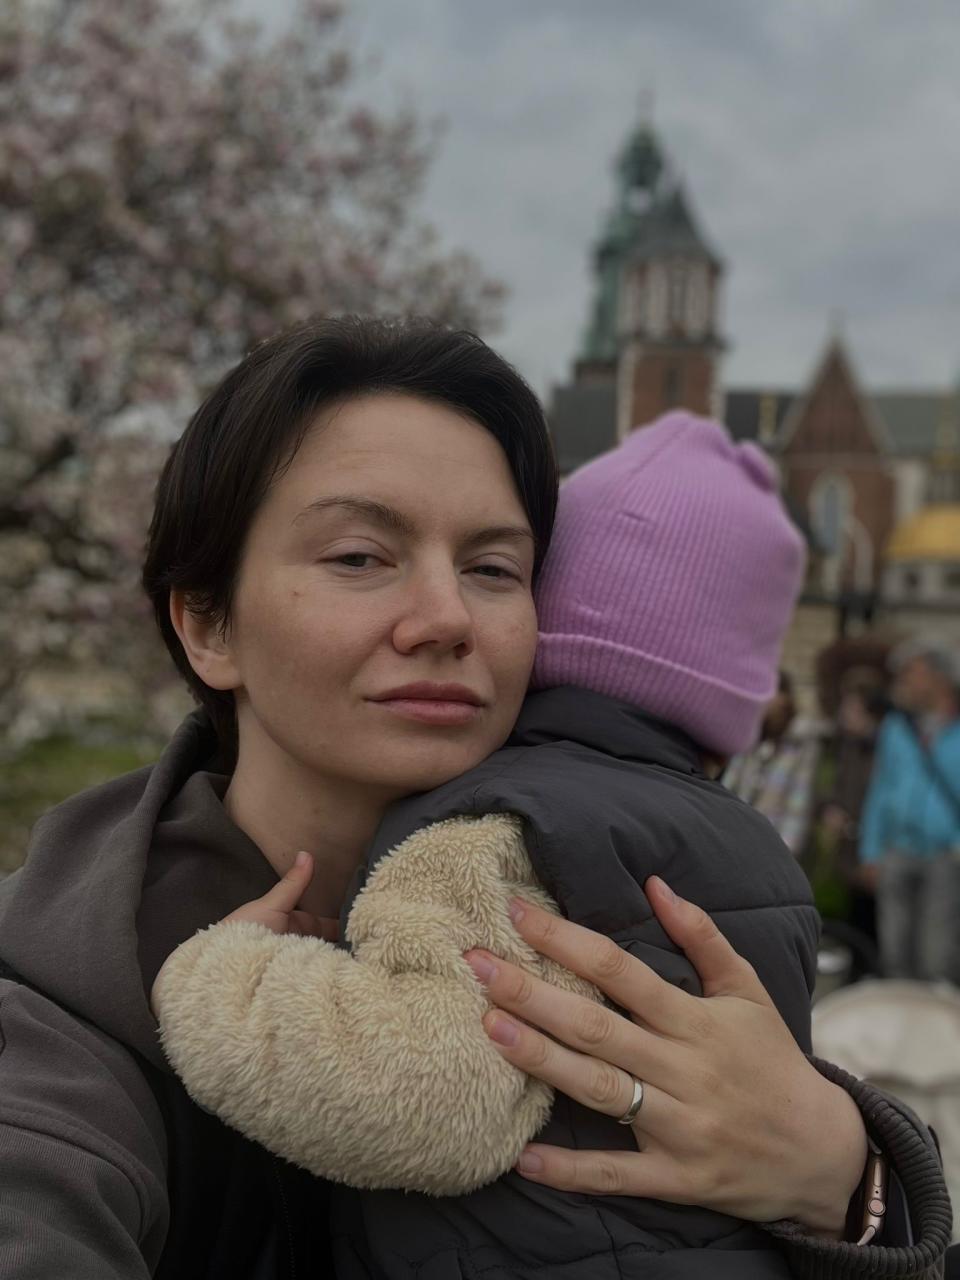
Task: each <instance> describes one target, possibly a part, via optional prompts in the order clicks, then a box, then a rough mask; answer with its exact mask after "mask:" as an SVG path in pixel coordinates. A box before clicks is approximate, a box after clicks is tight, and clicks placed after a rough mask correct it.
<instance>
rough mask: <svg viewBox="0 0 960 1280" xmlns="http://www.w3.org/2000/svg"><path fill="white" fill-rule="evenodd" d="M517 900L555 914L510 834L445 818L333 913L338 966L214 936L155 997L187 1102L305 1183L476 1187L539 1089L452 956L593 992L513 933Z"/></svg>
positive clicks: (536, 1110)
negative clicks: (339, 941) (344, 946)
mask: <svg viewBox="0 0 960 1280" xmlns="http://www.w3.org/2000/svg"><path fill="white" fill-rule="evenodd" d="M517 892H522V893H523V894H524V895H525V896H526V897H527V898H532V899H534V900H536V901H539V902H540V903H541V904H542V905H544V906H546V907H548V908H549V909H551V910H556V907H555V906H554V904H553V903H552V901H551V900H550V899H549V897H548V896H547V895H546V894H545V893H544V892H543V890H542V889H539V888H538V887H537V886H536V885H535V883H534V880H533V875H532V872H531V870H530V864H529V860H528V858H527V854H526V850H525V847H524V843H523V836H522V832H521V825H520V822H519V821H518V820H517V819H516V818H514V817H512V816H504V815H498V816H487V817H481V818H455V819H452V820H449V821H446V822H442V823H437V824H435V825H433V826H430V827H427V828H425V829H423V830H422V831H419V832H416V833H415V834H414V835H413V836H411V837H410V838H409V839H408V840H406V841H404V843H403V844H401V845H400V846H399V847H398V848H397V849H396V850H394V852H393V853H391V854H390V856H389V857H387V858H384V859H383V860H382V862H381V863H380V864H379V865H378V867H377V869H376V870H375V871H374V872H373V873H372V875H371V876H370V879H369V881H368V883H367V885H366V887H365V888H364V890H363V892H362V893H361V894H360V895H359V896H358V897H357V899H356V901H355V903H354V905H353V908H352V910H351V912H350V917H349V920H348V924H347V936H348V940H349V942H350V943H351V944H352V947H353V952H352V954H351V953H350V952H348V951H344V950H341V949H339V948H337V947H334V946H332V945H331V944H329V943H325V942H322V941H320V940H319V939H316V938H304V937H300V936H296V935H284V936H279V935H276V934H273V933H271V932H270V931H269V930H268V929H266V928H264V927H263V926H262V925H257V924H251V923H249V922H242V921H232V922H227V923H221V924H217V925H213V926H212V927H211V928H209V929H206V930H204V931H202V932H201V933H198V934H197V935H195V936H194V937H193V938H191V939H190V940H189V941H187V942H185V943H184V944H183V945H182V946H181V947H179V948H178V949H177V951H175V952H174V954H173V956H172V957H171V958H170V960H169V961H168V962H167V964H166V966H165V967H164V970H163V972H162V974H161V977H160V979H159V980H158V984H157V986H156V988H155V990H154V1004H155V1006H156V1008H157V1011H158V1016H159V1019H160V1025H161V1032H162V1036H163V1043H164V1048H165V1050H166V1053H167V1055H168V1057H169V1059H170V1061H171V1063H172V1064H173V1066H174V1067H175V1069H176V1071H177V1072H178V1074H179V1075H180V1076H181V1078H182V1079H183V1081H184V1084H185V1085H186V1087H187V1089H188V1090H189V1092H190V1093H191V1095H192V1096H193V1097H194V1098H195V1099H196V1101H197V1102H199V1103H200V1104H201V1105H202V1106H204V1107H207V1108H208V1109H210V1110H212V1111H215V1112H216V1113H217V1114H218V1115H219V1116H220V1117H221V1118H222V1119H224V1120H225V1121H227V1123H229V1124H231V1125H233V1126H234V1127H235V1128H237V1129H240V1130H241V1131H242V1132H243V1133H244V1134H246V1135H247V1136H248V1137H250V1138H253V1139H255V1140H256V1141H258V1142H260V1143H262V1144H263V1145H264V1146H265V1147H267V1148H268V1149H269V1150H271V1151H273V1152H275V1153H277V1154H278V1155H281V1156H284V1157H285V1158H287V1159H289V1160H292V1161H294V1162H295V1163H296V1164H299V1165H301V1166H303V1167H304V1168H306V1169H309V1170H310V1171H311V1172H312V1173H314V1174H316V1175H318V1176H320V1177H325V1178H331V1179H334V1180H337V1181H341V1182H345V1183H348V1184H349V1185H351V1186H355V1187H380V1188H383V1187H401V1188H406V1189H408V1190H417V1191H424V1192H428V1193H431V1194H436V1195H456V1194H461V1193H463V1192H466V1191H469V1190H472V1189H474V1188H476V1187H478V1186H481V1185H483V1184H484V1183H486V1182H489V1181H492V1180H493V1179H494V1178H497V1177H498V1176H499V1175H500V1174H502V1173H504V1172H505V1171H506V1170H507V1169H509V1168H510V1167H511V1166H512V1165H513V1164H514V1163H515V1161H516V1159H517V1157H518V1156H519V1154H520V1151H521V1150H522V1148H523V1147H524V1145H525V1144H526V1143H527V1142H528V1141H529V1140H530V1139H531V1138H532V1137H534V1135H535V1134H536V1133H537V1131H538V1130H539V1129H540V1128H541V1126H542V1125H543V1123H544V1121H545V1120H546V1117H547V1115H548V1113H549V1110H550V1105H551V1102H552V1091H551V1090H550V1089H549V1088H548V1086H546V1085H544V1084H542V1083H541V1082H540V1081H537V1080H534V1079H532V1078H530V1077H528V1076H526V1075H525V1074H524V1073H522V1072H520V1071H518V1070H517V1069H516V1068H515V1067H513V1066H511V1065H510V1064H509V1063H507V1062H505V1061H504V1060H503V1058H501V1056H500V1054H499V1053H498V1052H497V1050H496V1049H495V1048H494V1047H493V1046H492V1045H491V1044H490V1042H489V1040H488V1039H487V1036H486V1034H485V1032H484V1030H483V1027H482V1025H481V1017H482V1015H483V1013H484V1012H485V1010H486V1008H487V1007H488V1002H487V998H486V995H485V994H484V992H483V989H482V988H481V986H480V985H479V983H478V982H477V981H476V979H475V977H474V975H473V972H472V971H471V969H470V968H469V966H468V965H467V963H466V961H465V960H464V959H463V952H464V951H466V950H468V949H469V948H471V947H477V946H482V947H487V948H489V949H491V950H493V951H495V952H496V953H497V954H499V955H502V956H504V957H505V958H507V959H510V960H513V961H514V962H515V963H518V964H521V965H522V966H523V967H524V968H526V969H528V970H529V971H530V972H531V973H535V974H538V975H539V976H541V977H545V978H547V979H548V980H550V981H553V982H555V983H556V984H558V985H561V986H565V987H566V988H567V989H570V990H575V991H581V992H583V993H585V994H591V995H594V996H595V997H596V998H599V997H598V996H596V993H595V991H594V989H593V988H592V987H590V986H588V985H587V984H586V983H584V982H582V981H581V980H580V979H578V978H575V977H574V976H573V975H572V974H569V973H567V972H566V971H565V970H562V969H560V968H559V966H557V965H554V964H553V963H552V962H551V961H548V960H545V959H544V958H543V957H540V956H538V955H537V954H536V953H535V952H533V951H532V950H531V949H530V948H529V947H528V946H527V945H526V944H525V943H524V942H523V941H522V940H521V939H520V937H519V935H518V934H517V933H516V931H515V930H514V929H513V927H512V925H511V923H510V919H509V916H508V912H507V906H508V901H509V898H510V897H511V896H512V894H514V893H517Z"/></svg>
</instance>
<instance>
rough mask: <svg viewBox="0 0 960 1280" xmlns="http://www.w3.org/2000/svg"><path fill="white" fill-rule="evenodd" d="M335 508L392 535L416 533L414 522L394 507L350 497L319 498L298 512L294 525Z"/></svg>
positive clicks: (370, 499) (369, 499)
mask: <svg viewBox="0 0 960 1280" xmlns="http://www.w3.org/2000/svg"><path fill="white" fill-rule="evenodd" d="M334 507H339V508H340V509H341V510H344V511H346V512H348V513H349V514H350V515H355V516H359V517H360V519H361V520H367V521H369V522H370V524H376V525H379V526H380V527H381V529H389V530H390V532H391V533H402V534H404V535H405V536H407V537H409V536H410V535H412V534H413V533H415V532H416V529H415V527H414V524H413V522H412V521H411V520H409V519H408V518H407V517H406V516H405V515H403V514H402V512H400V511H397V510H396V509H395V508H394V507H388V506H386V505H385V504H384V503H382V502H375V501H374V500H373V499H372V498H354V497H350V496H349V495H342V496H336V497H330V498H317V499H316V500H315V501H314V502H311V503H309V504H308V505H307V506H306V507H304V508H303V510H302V511H298V512H297V514H296V515H295V516H294V518H293V523H294V524H298V523H299V522H300V521H301V520H302V519H303V518H304V517H305V516H308V515H310V514H311V512H314V511H329V510H330V509H331V508H334Z"/></svg>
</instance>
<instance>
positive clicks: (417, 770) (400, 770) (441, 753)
mask: <svg viewBox="0 0 960 1280" xmlns="http://www.w3.org/2000/svg"><path fill="white" fill-rule="evenodd" d="M501 745H502V744H501V743H500V742H495V743H493V744H491V743H486V742H485V743H479V744H478V743H470V742H447V743H436V744H433V745H432V746H429V747H427V746H426V745H424V746H419V747H417V748H413V749H410V750H408V751H405V752H398V753H397V757H396V758H395V760H393V761H391V762H390V764H389V765H387V767H386V768H385V769H384V775H385V776H384V777H383V779H382V781H383V783H384V785H385V786H387V787H388V788H390V789H391V790H396V791H397V792H398V793H399V794H401V795H409V794H412V793H413V792H415V791H432V790H433V788H434V787H440V786H442V785H443V784H444V783H445V782H450V781H451V780H452V779H453V778H458V777H459V776H460V775H461V774H462V773H467V772H469V770H471V769H474V768H476V766H477V765H478V764H481V763H482V762H483V761H484V760H486V758H487V756H489V755H491V754H492V753H493V752H494V751H496V750H497V748H498V747H499V746H501Z"/></svg>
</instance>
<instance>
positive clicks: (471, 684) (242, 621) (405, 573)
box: [227, 394, 537, 798]
mask: <svg viewBox="0 0 960 1280" xmlns="http://www.w3.org/2000/svg"><path fill="white" fill-rule="evenodd" d="M533 559H534V546H533V538H532V534H531V531H530V524H529V521H528V520H527V517H526V514H525V512H524V509H523V505H522V503H521V501H520V497H519V494H518V493H517V490H516V487H515V485H514V482H513V477H512V475H511V473H510V469H509V466H508V464H507V460H506V457H505V456H504V454H503V452H502V450H501V449H500V446H499V445H498V444H497V442H496V440H495V439H494V437H493V436H492V435H491V434H490V433H489V432H488V431H486V430H485V429H484V428H483V427H480V426H478V425H477V424H476V423H474V422H472V421H471V420H470V419H468V418H464V417H461V416H460V415H459V414H458V413H456V412H455V411H453V410H452V409H450V408H449V407H447V406H444V405H441V404H435V403H431V402H429V401H425V400H419V399H415V398H414V397H411V396H404V395H396V394H382V395H372V396H365V397H363V398H361V399H356V400H351V401H347V402H345V403H344V404H342V405H340V406H339V407H336V408H334V409H333V410H331V411H329V412H328V413H326V414H325V415H324V416H323V418H322V420H321V421H319V422H318V423H317V424H316V426H315V427H314V428H313V429H312V430H311V431H310V432H309V433H308V435H307V437H306V438H305V440H304V442H303V445H302V447H301V448H300V450H299V451H298V453H297V454H296V456H295V458H294V460H293V462H292V463H291V465H290V466H289V468H288V469H287V470H286V471H285V472H284V473H283V475H282V476H281V477H280V478H279V479H278V480H277V481H276V482H275V484H274V485H273V487H272V488H271V490H270V491H269V493H268V495H267V497H266V499H265V501H264V503H263V505H262V506H261V508H260V510H259V511H258V512H257V515H256V517H255V518H254V521H253V524H252V526H251V529H250V533H249V535H248V539H247V543H246V547H245V550H244V555H243V560H242V563H241V567H240V573H239V579H238V583H237V590H236V593H235V597H234V603H233V609H232V614H231V621H230V627H229V629H228V632H227V645H228V648H229V651H230V659H231V664H232V669H233V670H234V671H235V679H236V683H235V685H234V688H235V693H236V698H237V712H238V727H239V747H240V762H241V765H243V764H245V763H253V764H254V766H256V764H257V762H258V761H264V762H265V760H266V756H265V754H264V753H268V754H269V755H271V756H274V757H275V756H276V755H277V754H279V756H280V757H281V759H282V760H283V761H285V762H288V763H289V766H290V768H291V770H296V771H297V772H299V773H302V772H304V771H306V772H307V773H308V774H313V775H315V776H317V777H321V776H322V777H326V778H329V779H335V780H341V781H342V782H344V783H350V784H354V785H355V784H360V785H369V786H371V787H374V788H377V789H379V790H382V791H383V792H384V793H385V795H387V796H388V797H390V798H392V797H394V796H399V795H405V794H408V793H410V792H412V791H419V790H425V789H428V788H431V787H434V786H437V785H438V784H439V783H441V782H444V781H447V780H448V779H450V778H453V777H455V776H456V775H458V774H460V773H462V772H464V771H465V770H467V769H470V768H472V767H473V766H474V765H475V764H478V763H479V762H480V761H481V760H482V759H484V758H485V757H486V756H487V755H489V754H490V752H492V751H494V750H496V749H497V748H498V747H499V746H501V745H502V743H503V742H504V740H505V739H506V737H507V735H508V733H509V732H510V729H511V728H512V726H513V723H514V721H515V719H516V717H517V714H518V712H519V709H520V704H521V702H522V700H523V696H524V693H525V691H526V687H527V681H528V678H529V675H530V669H531V666H532V663H533V655H534V647H535V644H536V634H537V631H536V617H535V614H534V607H533V596H532V590H531V575H532V570H533ZM444 686H446V687H444ZM272 763H274V764H275V763H276V761H275V760H273V761H272Z"/></svg>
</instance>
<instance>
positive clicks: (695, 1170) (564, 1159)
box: [467, 877, 867, 1235]
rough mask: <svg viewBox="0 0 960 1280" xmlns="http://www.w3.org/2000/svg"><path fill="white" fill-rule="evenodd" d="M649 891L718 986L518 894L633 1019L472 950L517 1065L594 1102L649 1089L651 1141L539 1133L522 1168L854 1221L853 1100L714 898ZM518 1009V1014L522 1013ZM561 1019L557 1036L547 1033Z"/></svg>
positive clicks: (605, 1185)
mask: <svg viewBox="0 0 960 1280" xmlns="http://www.w3.org/2000/svg"><path fill="white" fill-rule="evenodd" d="M646 888H647V895H648V898H649V900H650V902H651V904H652V906H653V908H654V910H655V912H656V914H657V918H658V919H659V921H660V923H661V925H662V926H663V928H664V929H665V930H666V932H667V933H668V934H669V935H670V937H671V938H672V939H673V941H674V942H675V943H676V944H677V945H678V946H679V947H681V948H682V950H683V951H684V952H685V953H686V955H687V958H688V959H689V960H690V961H691V963H692V964H693V965H694V967H695V969H696V970H697V972H698V974H699V975H700V979H701V982H702V984H703V991H704V995H703V997H697V996H692V995H689V994H687V993H686V992H684V991H681V990H680V989H679V988H677V987H674V986H671V985H670V984H669V983H667V982H665V981H664V980H663V979H662V978H660V977H658V975H657V974H655V973H654V972H653V971H652V970H651V969H649V968H648V967H647V966H646V965H645V964H643V963H642V961H640V960H637V959H636V958H635V957H633V956H631V955H629V954H628V953H627V952H626V951H624V950H622V949H621V948H620V947H618V946H617V945H616V944H615V943H613V942H611V941H610V940H609V939H608V938H605V937H603V936H602V935H600V934H596V933H593V932H591V931H590V930H589V929H584V928H582V927H580V926H579V925H576V924H572V923H571V922H570V921H568V920H564V919H562V918H559V917H556V916H553V915H550V914H549V913H547V912H546V911H542V910H541V909H539V908H537V907H534V906H531V905H529V904H527V903H517V904H516V911H515V913H514V923H515V925H516V928H517V930H518V932H519V933H520V934H521V935H522V937H523V938H524V939H525V940H526V941H527V942H528V943H530V945H531V946H532V947H534V948H535V949H536V950H537V951H539V952H540V953H541V954H543V955H545V956H549V957H550V958H551V959H553V960H556V961H558V962H559V963H560V964H562V965H564V966H566V968H568V969H571V970H572V971H573V972H574V973H577V974H579V975H580V976H581V977H583V978H586V979H588V980H589V981H591V982H593V983H595V984H596V986H598V987H599V988H600V989H601V990H602V991H603V992H604V993H605V994H606V995H607V996H608V997H609V998H610V999H611V1000H612V1001H613V1002H614V1003H615V1004H616V1005H618V1006H620V1008H622V1009H625V1010H627V1011H628V1013H629V1014H630V1015H631V1016H630V1017H629V1018H627V1017H624V1016H623V1015H621V1014H619V1013H616V1012H614V1011H613V1010H611V1009H604V1008H600V1007H598V1006H597V1005H596V1004H594V1003H593V1002H591V1001H589V1000H586V999H584V998H583V997H581V996H577V995H572V994H570V993H567V992H564V991H560V990H559V989H557V988H556V987H553V986H551V985H549V984H548V983H546V982H542V981H539V980H538V979H536V978H533V977H531V976H530V975H528V974H526V973H524V972H523V971H522V970H520V969H518V968H516V967H515V966H513V965H510V964H507V963H506V962H505V961H502V960H500V959H498V958H497V957H495V956H492V955H489V954H488V953H486V952H471V953H468V956H467V959H468V961H469V962H470V963H471V965H472V966H473V968H474V972H475V973H477V976H478V977H479V978H480V979H481V981H482V982H483V983H484V984H485V986H486V987H487V991H488V994H489V996H490V999H491V1001H492V1002H493V1004H494V1005H495V1006H496V1008H495V1009H493V1010H491V1011H490V1012H489V1013H488V1014H487V1015H486V1018H485V1025H486V1029H487V1034H488V1035H489V1036H490V1037H491V1039H492V1040H493V1042H494V1043H495V1044H496V1045H497V1048H498V1049H499V1050H500V1052H501V1053H502V1054H503V1056H504V1057H505V1058H507V1059H508V1060H509V1061H510V1062H512V1063H513V1064H514V1065H515V1066H517V1067H519V1068H520V1069H521V1070H523V1071H526V1072H528V1073H529V1074H530V1075H533V1076H536V1077H537V1078H538V1079H541V1080H545V1081H546V1082H547V1083H548V1084H550V1085H553V1086H554V1088H557V1089H559V1090H561V1091H562V1092H563V1093H566V1094H567V1095H569V1096H570V1097H572V1098H574V1099H576V1100H577V1101H578V1102H581V1103H583V1104H584V1105H586V1106H589V1107H592V1108H593V1109H594V1110H597V1111H600V1112H603V1113H605V1114H607V1115H610V1116H615V1117H618V1118H619V1117H620V1116H622V1115H624V1113H625V1112H626V1111H627V1109H628V1107H629V1106H630V1102H631V1099H632V1097H633V1077H637V1078H639V1079H640V1080H642V1081H643V1082H644V1085H645V1097H644V1101H643V1105H642V1107H641V1109H640V1112H639V1115H638V1116H637V1118H636V1120H635V1121H634V1131H635V1133H636V1136H637V1139H638V1144H639V1145H640V1146H641V1148H642V1149H641V1150H639V1151H570V1150H566V1149H563V1148H559V1147H550V1146H545V1145H542V1144H532V1145H531V1146H529V1147H528V1148H527V1150H526V1152H525V1153H524V1156H523V1157H521V1161H520V1164H519V1165H518V1170H519V1172H521V1173H522V1174H523V1175H524V1176H525V1177H527V1178H529V1179H531V1180H533V1181H536V1182H542V1183H546V1184H548V1185H549V1186H553V1187H557V1188H558V1189H560V1190H566V1191H576V1192H584V1193H598V1194H607V1195H636V1196H645V1197H649V1198H652V1199H657V1200H668V1201H672V1202H674V1203H681V1204H697V1205H701V1206H703V1207H705V1208H714V1209H718V1210H721V1211H723V1212H725V1213H729V1214H733V1215H734V1216H736V1217H739V1218H744V1219H749V1220H752V1221H758V1222H765V1221H773V1220H775V1219H779V1218H794V1219H797V1220H798V1221H800V1222H801V1223H803V1224H804V1225H805V1226H806V1227H807V1228H808V1229H809V1230H810V1231H811V1232H814V1233H818V1234H822V1235H836V1234H839V1233H840V1232H841V1231H842V1229H843V1225H844V1219H845V1216H846V1210H847V1204H848V1202H849V1200H850V1198H851V1196H852V1195H853V1193H854V1191H855V1189H856V1187H857V1186H858V1184H859V1182H860V1179H861V1177H862V1173H863V1169H864V1165H865V1163H866V1154H867V1149H866V1133H865V1130H864V1125H863V1121H862V1119H861V1116H860V1113H859V1111H858V1110H857V1107H856V1105H855V1103H854V1102H853V1100H852V1099H851V1098H850V1097H849V1096H848V1095H847V1094H846V1093H845V1092H844V1091H843V1090H842V1089H840V1088H839V1087H838V1086H836V1085H834V1084H832V1083H831V1082H830V1081H828V1080H826V1079H824V1078H823V1076H821V1075H820V1073H819V1072H818V1071H817V1070H816V1069H815V1068H814V1067H813V1066H812V1064H811V1063H810V1062H809V1061H808V1059H807V1058H806V1057H805V1056H804V1054H803V1053H802V1052H801V1050H800V1049H799V1047H798V1046H797V1044H796V1042H795V1041H794V1039H793V1037H792V1036H791V1034H790V1032H789V1030H788V1029H787V1027H786V1025H785V1024H784V1022H783V1020H782V1018H781V1017H780V1015H779V1013H778V1012H777V1010H776V1008H775V1007H774V1005H773V1002H772V1001H771V1000H770V997H769V996H768V994H767V992H766V990H765V989H764V987H763V985H762V984H761V982H760V980H759V978H758V977H757V975H756V973H755V972H754V970H753V968H752V967H751V966H750V965H749V964H748V963H747V961H745V960H744V959H742V957H740V956H739V955H738V954H737V953H736V952H735V951H734V950H733V948H732V947H731V946H730V944H729V943H728V942H727V940H726V939H725V938H724V937H723V935H722V934H721V933H720V932H719V930H718V929H717V927H716V925H715V924H714V923H713V921H712V920H711V919H710V917H709V916H707V915H706V914H705V913H704V912H703V911H701V910H700V909H699V908H698V907H696V906H694V905H693V904H692V903H689V902H685V901H684V900H682V899H680V898H677V897H675V895H674V894H673V893H672V892H671V890H670V889H668V888H667V886H666V885H665V884H663V882H662V881H659V880H657V879H656V878H655V877H654V878H651V880H649V881H648V882H647V886H646ZM510 1015H514V1016H510ZM544 1032H545V1033H547V1034H544Z"/></svg>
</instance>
